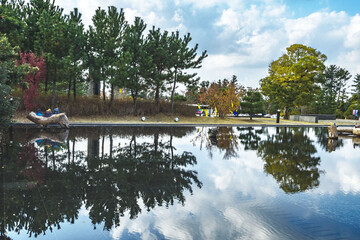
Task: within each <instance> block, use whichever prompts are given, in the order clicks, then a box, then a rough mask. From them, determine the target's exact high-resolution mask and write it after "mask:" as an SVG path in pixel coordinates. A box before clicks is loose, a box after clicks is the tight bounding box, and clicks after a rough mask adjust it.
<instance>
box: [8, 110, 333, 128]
mask: <svg viewBox="0 0 360 240" xmlns="http://www.w3.org/2000/svg"><path fill="white" fill-rule="evenodd" d="M25 116H26V112H24V111H23V112H17V113H16V114H15V116H14V121H15V122H18V123H30V121H29V120H28V119H26V117H25ZM175 117H178V118H179V121H178V122H177V123H178V124H228V125H236V124H242V125H263V124H269V125H272V124H276V119H272V118H253V120H250V119H249V118H242V117H241V118H240V117H230V118H224V119H221V118H218V117H214V118H212V117H197V116H191V117H190V116H176V115H175V116H171V115H164V114H157V115H153V116H146V120H145V121H141V117H140V116H114V115H110V116H98V115H93V116H87V117H84V116H69V121H70V122H71V123H129V124H130V123H143V124H154V123H157V124H162V123H163V124H169V123H175V122H174V118H175ZM320 124H324V123H319V125H320ZM326 124H331V123H326ZM279 125H304V126H306V125H314V124H313V123H307V122H294V121H289V120H283V119H281V120H280V124H279Z"/></svg>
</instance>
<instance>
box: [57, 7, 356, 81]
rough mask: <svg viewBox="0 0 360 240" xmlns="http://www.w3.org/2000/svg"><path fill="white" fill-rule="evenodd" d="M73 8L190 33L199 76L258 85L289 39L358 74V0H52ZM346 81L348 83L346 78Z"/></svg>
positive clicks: (85, 14) (88, 18)
mask: <svg viewBox="0 0 360 240" xmlns="http://www.w3.org/2000/svg"><path fill="white" fill-rule="evenodd" d="M56 4H58V5H60V6H61V7H63V8H64V10H65V12H66V13H68V12H69V11H70V10H72V9H73V8H74V7H77V8H79V10H80V12H81V13H82V14H83V21H84V23H85V24H91V17H92V16H93V14H94V12H95V9H96V8H97V7H99V6H100V7H102V8H107V6H109V5H114V6H116V7H117V8H124V10H125V15H126V19H127V20H128V21H129V22H130V23H131V22H133V20H134V17H135V16H140V17H142V18H143V19H144V20H145V22H146V23H147V24H148V27H149V28H151V27H152V26H153V25H155V26H156V27H159V28H161V29H162V30H168V31H175V30H179V31H180V33H181V34H186V33H188V32H190V33H191V36H192V39H193V40H192V43H193V44H195V43H198V44H199V50H200V51H203V50H207V51H208V54H209V57H208V58H207V59H206V60H205V61H204V62H203V67H202V68H201V69H199V70H197V72H198V74H199V76H200V77H201V80H208V81H214V80H218V79H223V78H231V76H232V75H236V76H238V80H239V81H240V83H241V84H243V85H245V86H251V87H257V86H258V82H259V80H260V79H261V78H263V77H265V76H266V74H267V67H268V65H269V63H270V62H271V61H272V60H275V59H277V58H278V57H280V56H281V55H282V53H284V52H285V50H286V47H288V46H290V45H291V44H294V43H300V44H305V45H308V46H311V47H313V48H316V49H317V50H319V51H321V52H322V53H324V54H326V55H327V56H328V60H327V61H326V65H330V64H336V65H338V66H341V67H344V68H346V69H348V70H349V71H350V72H351V74H352V75H355V74H357V73H360V64H359V63H360V16H359V13H358V11H359V10H358V9H360V1H355V0H344V1H339V0H318V1H314V0H167V1H164V0H92V1H88V0H56ZM349 84H351V83H349Z"/></svg>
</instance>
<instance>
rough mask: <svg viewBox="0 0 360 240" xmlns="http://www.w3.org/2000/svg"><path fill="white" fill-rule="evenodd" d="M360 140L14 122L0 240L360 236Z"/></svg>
mask: <svg viewBox="0 0 360 240" xmlns="http://www.w3.org/2000/svg"><path fill="white" fill-rule="evenodd" d="M359 144H360V139H353V138H341V139H339V140H338V141H328V138H327V129H326V128H283V127H282V128H275V127H160V126H158V127H92V128H91V127H73V128H70V129H69V130H61V129H49V130H46V131H45V130H41V129H38V128H21V127H13V128H12V129H11V130H7V131H5V132H4V131H3V132H1V134H0V158H1V171H0V176H1V180H0V181H1V185H0V190H1V192H0V196H1V199H0V203H1V204H0V206H1V212H0V219H1V222H0V226H1V239H360V220H359V219H360V146H359Z"/></svg>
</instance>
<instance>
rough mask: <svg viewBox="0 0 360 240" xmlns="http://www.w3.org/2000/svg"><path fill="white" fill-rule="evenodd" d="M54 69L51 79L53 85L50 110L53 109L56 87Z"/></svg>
mask: <svg viewBox="0 0 360 240" xmlns="http://www.w3.org/2000/svg"><path fill="white" fill-rule="evenodd" d="M56 73H57V71H56V68H55V74H54V78H53V84H52V97H51V109H54V106H55V87H56V78H57V76H56Z"/></svg>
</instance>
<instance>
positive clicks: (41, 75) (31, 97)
mask: <svg viewBox="0 0 360 240" xmlns="http://www.w3.org/2000/svg"><path fill="white" fill-rule="evenodd" d="M26 63H27V64H29V65H30V67H37V68H38V69H39V70H38V71H37V72H36V73H32V72H30V73H29V74H28V75H27V76H26V77H25V79H24V82H27V83H28V84H29V87H28V88H27V89H26V90H25V94H24V104H25V107H26V110H27V111H30V110H35V108H36V107H37V106H36V104H35V98H36V97H37V96H38V95H39V92H38V89H39V87H40V82H41V81H43V80H44V79H45V78H46V65H45V60H44V58H43V57H42V56H41V57H37V56H36V55H35V54H34V53H20V60H19V61H18V65H22V64H26Z"/></svg>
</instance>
